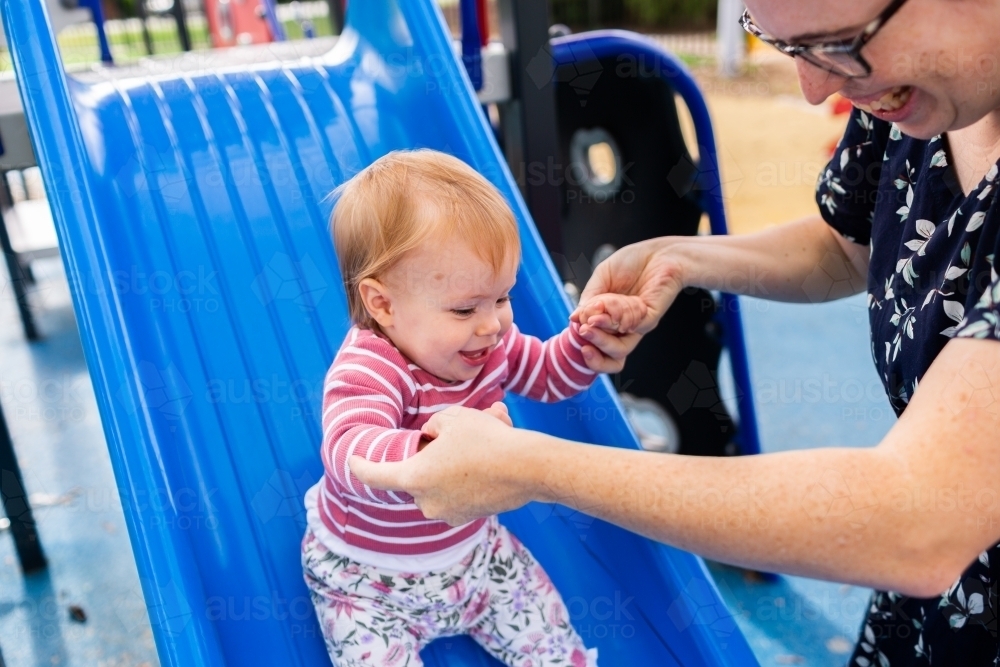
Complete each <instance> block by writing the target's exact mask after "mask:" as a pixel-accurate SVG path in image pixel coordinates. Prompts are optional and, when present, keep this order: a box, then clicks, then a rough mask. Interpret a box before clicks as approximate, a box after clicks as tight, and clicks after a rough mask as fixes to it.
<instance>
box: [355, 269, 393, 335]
mask: <svg viewBox="0 0 1000 667" xmlns="http://www.w3.org/2000/svg"><path fill="white" fill-rule="evenodd" d="M358 294H359V296H360V297H361V303H362V304H363V305H364V307H365V310H367V311H368V315H370V316H371V318H372V319H373V320H375V321H376V322H378V325H379V326H380V327H382V328H386V327H391V326H392V320H393V316H392V315H393V311H392V299H391V297H390V295H389V291H388V290H387V289H386V287H385V285H383V284H382V283H380V282H379V281H377V280H375V279H374V278H365V279H364V280H362V281H361V282H360V283H358Z"/></svg>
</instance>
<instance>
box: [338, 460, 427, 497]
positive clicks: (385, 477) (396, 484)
mask: <svg viewBox="0 0 1000 667" xmlns="http://www.w3.org/2000/svg"><path fill="white" fill-rule="evenodd" d="M411 460H412V459H408V460H407V461H399V462H393V463H375V462H373V461H368V460H366V459H363V458H361V457H360V456H352V457H351V458H350V459H349V460H348V465H349V466H350V468H351V472H352V473H354V476H355V477H357V478H358V479H360V480H361V481H362V482H364V483H365V484H367V485H368V486H370V487H372V488H373V489H381V490H383V491H398V490H400V489H403V488H405V487H406V486H407V483H406V474H405V473H406V470H407V464H408V463H409V461H411Z"/></svg>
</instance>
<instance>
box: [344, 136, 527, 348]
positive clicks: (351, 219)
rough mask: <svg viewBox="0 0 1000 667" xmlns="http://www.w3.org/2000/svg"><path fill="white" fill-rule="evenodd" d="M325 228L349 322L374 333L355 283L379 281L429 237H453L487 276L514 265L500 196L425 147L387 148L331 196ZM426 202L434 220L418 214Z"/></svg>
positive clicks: (513, 237)
mask: <svg viewBox="0 0 1000 667" xmlns="http://www.w3.org/2000/svg"><path fill="white" fill-rule="evenodd" d="M333 197H334V198H335V200H336V203H335V205H334V209H333V215H332V216H331V219H330V224H331V227H332V232H333V245H334V248H335V249H336V252H337V260H338V262H339V264H340V274H341V276H343V279H344V289H345V291H346V292H347V305H348V309H349V311H350V316H351V321H352V322H354V323H355V324H357V325H358V326H361V327H364V328H367V329H373V328H375V322H374V320H373V319H372V317H371V315H369V314H368V311H367V310H366V309H365V305H364V303H363V302H362V300H361V294H360V291H359V289H358V285H359V283H361V281H362V280H364V279H365V278H374V279H376V280H377V279H379V278H380V277H382V276H384V275H385V273H386V272H387V271H389V270H390V269H391V268H392V267H393V266H395V265H396V263H397V262H399V260H400V259H402V257H403V256H404V255H405V254H406V253H408V252H409V251H411V250H413V249H415V248H417V247H418V246H419V245H420V244H421V243H422V242H423V241H424V240H426V239H427V238H428V237H429V236H431V235H432V234H442V235H444V236H445V237H451V236H452V235H457V237H458V238H460V239H462V240H464V241H466V242H468V243H469V244H470V245H471V246H472V248H473V249H474V251H475V252H476V255H477V256H478V257H479V258H480V259H481V260H482V261H483V262H485V263H486V264H488V265H489V266H490V267H491V268H492V269H493V271H494V272H500V271H501V270H503V269H504V267H506V266H510V263H511V262H515V263H516V262H519V261H520V257H521V241H520V237H519V235H518V230H517V220H516V219H515V218H514V213H513V211H512V210H511V208H510V206H509V205H508V204H507V201H506V200H505V199H504V198H503V195H501V194H500V192H499V191H498V190H497V189H496V188H495V187H494V186H493V185H492V184H491V183H490V182H489V181H487V180H486V179H485V178H483V177H482V176H481V175H480V174H478V173H477V172H476V171H475V170H474V169H473V168H472V167H470V166H469V165H467V164H465V163H464V162H462V161H461V160H459V159H458V158H455V157H452V156H450V155H446V154H445V153H439V152H437V151H431V150H414V151H393V152H391V153H389V154H388V155H385V156H384V157H381V158H379V159H378V160H376V161H375V162H373V163H372V164H370V165H369V166H368V167H366V168H365V169H364V170H362V171H361V172H359V173H358V174H357V175H356V176H354V178H352V179H350V180H349V181H347V182H346V183H344V184H343V185H341V186H340V187H338V188H337V189H336V190H334V192H333ZM424 202H426V203H430V204H431V205H432V207H433V210H434V211H435V212H437V213H439V214H440V215H441V218H440V220H435V221H427V220H424V219H422V216H421V215H419V214H418V209H419V208H420V204H421V203H424Z"/></svg>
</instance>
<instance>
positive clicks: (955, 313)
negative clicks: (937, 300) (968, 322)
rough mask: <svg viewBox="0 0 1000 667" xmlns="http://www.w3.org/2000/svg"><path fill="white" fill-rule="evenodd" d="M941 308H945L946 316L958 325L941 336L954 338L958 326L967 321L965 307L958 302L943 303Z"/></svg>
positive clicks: (943, 332)
mask: <svg viewBox="0 0 1000 667" xmlns="http://www.w3.org/2000/svg"><path fill="white" fill-rule="evenodd" d="M941 306H942V307H943V308H944V314H945V315H947V316H948V319H950V320H952V321H954V322H955V323H956V324H955V326H951V327H948V328H947V329H945V330H944V331H942V332H941V335H942V336H947V337H948V338H954V336H955V331H956V330H957V329H958V325H959V324H961V322H962V320H964V319H965V306H964V305H963V304H961V303H959V302H958V301H942V302H941Z"/></svg>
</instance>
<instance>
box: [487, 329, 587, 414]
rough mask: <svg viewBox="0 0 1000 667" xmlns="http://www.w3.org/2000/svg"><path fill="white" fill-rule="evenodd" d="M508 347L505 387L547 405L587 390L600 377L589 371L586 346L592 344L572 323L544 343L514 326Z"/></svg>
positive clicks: (510, 332)
mask: <svg viewBox="0 0 1000 667" xmlns="http://www.w3.org/2000/svg"><path fill="white" fill-rule="evenodd" d="M505 345H506V346H507V365H508V368H509V371H508V374H507V381H506V382H505V383H504V386H503V388H504V389H505V390H506V391H512V392H514V393H515V394H519V395H521V396H526V397H528V398H531V399H533V400H536V401H542V402H544V403H554V402H555V401H561V400H563V399H566V398H569V397H570V396H573V395H574V394H578V393H580V392H581V391H584V390H586V389H587V388H588V387H589V386H590V385H591V384H592V383H593V382H594V378H596V377H597V374H596V373H595V372H594V371H592V370H590V369H589V368H587V362H586V361H584V358H583V351H582V350H583V346H584V345H589V343H588V342H587V341H586V339H584V338H583V337H582V336H581V335H580V325H579V324H577V323H575V322H573V323H570V326H569V327H567V328H566V329H565V330H564V331H563V332H562V333H561V334H559V335H558V336H553V337H552V338H550V339H548V340H547V341H545V342H544V343H543V342H542V341H540V340H539V339H538V338H535V337H534V336H528V335H525V334H523V333H521V332H520V331H518V329H517V326H516V325H512V326H511V328H510V331H509V332H508V334H507V339H506V341H505Z"/></svg>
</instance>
